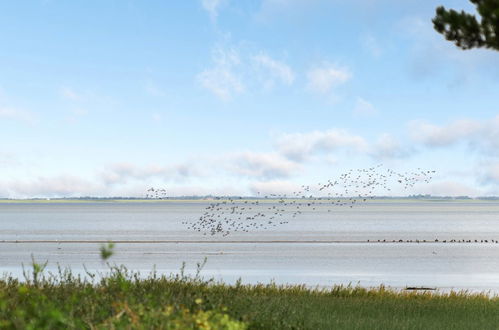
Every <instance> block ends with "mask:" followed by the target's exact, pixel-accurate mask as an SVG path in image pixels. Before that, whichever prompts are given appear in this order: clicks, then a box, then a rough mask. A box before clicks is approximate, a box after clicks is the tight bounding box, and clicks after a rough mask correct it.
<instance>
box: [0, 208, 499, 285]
mask: <svg viewBox="0 0 499 330" xmlns="http://www.w3.org/2000/svg"><path fill="white" fill-rule="evenodd" d="M210 203H212V201H204V200H187V201H180V200H162V201H95V202H91V201H84V202H83V201H60V202H58V201H46V202H42V201H37V202H30V201H23V202H18V201H12V202H9V201H3V202H1V203H0V273H3V274H4V276H7V275H9V276H14V277H17V278H20V279H23V277H24V275H23V267H24V269H25V270H28V272H29V269H30V267H31V264H32V262H33V260H34V261H35V262H37V263H44V262H47V266H46V270H45V272H48V273H50V272H52V273H55V272H56V271H57V269H58V267H62V268H66V267H68V268H71V270H72V271H73V272H74V273H79V274H83V275H85V274H86V272H87V271H89V272H96V273H99V274H104V273H105V272H106V271H108V270H109V265H117V266H119V265H124V266H126V267H127V268H128V269H129V270H133V271H136V272H140V274H141V275H142V276H148V275H149V274H151V272H152V271H155V272H156V274H168V275H170V274H172V275H175V274H179V273H180V272H182V271H183V272H184V274H190V275H192V276H194V275H195V273H196V272H197V271H198V270H199V275H200V276H201V277H203V278H204V279H212V280H215V281H223V282H225V283H234V282H236V281H238V280H239V281H241V282H242V283H252V284H255V283H271V282H272V283H276V284H300V285H306V286H308V287H320V288H327V287H331V286H334V285H352V286H357V285H360V286H363V287H378V286H380V285H384V286H388V287H392V288H394V289H404V288H407V287H410V288H434V289H437V290H439V291H443V292H446V291H450V290H458V291H459V290H467V291H471V292H489V293H493V294H496V293H499V243H498V241H499V201H486V200H437V199H435V200H404V199H400V200H391V199H386V200H372V201H367V202H365V203H360V204H357V205H355V207H331V206H328V205H316V207H314V209H311V208H310V209H307V210H303V212H302V213H300V214H298V215H296V214H294V215H293V214H292V213H291V212H287V211H284V212H282V215H280V217H281V218H280V220H281V221H280V222H283V223H277V225H275V226H268V227H265V228H263V227H261V228H250V229H248V230H246V231H232V232H230V233H229V234H227V235H226V236H223V235H220V234H219V233H215V235H212V234H211V233H210V232H209V231H203V230H201V231H198V230H193V229H192V228H189V222H193V221H196V220H197V219H199V218H200V216H202V215H203V214H204V213H205V212H206V208H207V207H209V206H210ZM237 203H243V201H241V202H237ZM260 205H263V206H261V207H262V210H264V209H265V210H268V209H271V208H272V206H276V205H277V207H279V202H278V201H265V203H262V204H260ZM283 220H285V221H283ZM186 222H187V224H186ZM274 224H275V223H274ZM109 241H113V242H115V247H114V254H113V256H112V257H111V258H110V259H109V260H108V261H107V263H106V262H104V261H102V260H101V258H100V252H99V250H100V248H101V246H102V245H103V244H105V243H106V242H109Z"/></svg>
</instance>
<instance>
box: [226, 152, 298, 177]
mask: <svg viewBox="0 0 499 330" xmlns="http://www.w3.org/2000/svg"><path fill="white" fill-rule="evenodd" d="M298 169H299V165H298V164H297V163H295V162H293V161H290V160H289V159H286V158H285V157H282V156H281V155H279V154H277V153H263V152H242V153H239V154H236V155H233V156H232V160H231V163H230V165H229V170H230V171H232V172H233V173H236V174H239V175H245V176H249V177H257V178H262V179H274V178H285V177H289V176H291V174H293V173H294V172H296V171H297V170H298Z"/></svg>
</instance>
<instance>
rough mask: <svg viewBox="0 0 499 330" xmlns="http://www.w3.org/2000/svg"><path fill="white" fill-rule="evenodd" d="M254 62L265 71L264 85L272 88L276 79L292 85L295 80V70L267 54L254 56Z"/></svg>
mask: <svg viewBox="0 0 499 330" xmlns="http://www.w3.org/2000/svg"><path fill="white" fill-rule="evenodd" d="M252 60H253V62H254V63H255V64H256V65H257V67H258V68H260V71H264V76H265V77H264V78H263V80H264V85H265V87H266V89H270V88H272V87H273V86H274V85H275V82H276V80H277V81H280V82H281V83H283V84H285V85H291V84H292V83H293V81H294V80H295V74H294V73H293V70H292V69H291V68H290V67H289V66H288V65H286V64H285V63H283V62H280V61H277V60H274V59H273V58H271V57H270V56H268V55H266V54H263V53H261V54H259V55H255V56H253V57H252Z"/></svg>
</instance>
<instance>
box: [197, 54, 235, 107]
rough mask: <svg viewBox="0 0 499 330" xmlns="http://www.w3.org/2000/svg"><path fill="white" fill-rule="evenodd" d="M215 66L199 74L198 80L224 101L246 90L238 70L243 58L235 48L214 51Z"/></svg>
mask: <svg viewBox="0 0 499 330" xmlns="http://www.w3.org/2000/svg"><path fill="white" fill-rule="evenodd" d="M213 62H214V66H213V67H212V68H210V69H206V70H204V71H203V72H201V73H200V74H198V76H197V80H198V82H199V83H200V84H201V86H203V87H204V88H206V89H207V90H209V91H210V92H212V93H213V94H215V95H216V96H217V97H218V98H220V99H221V100H224V101H228V100H230V99H231V98H232V97H233V96H234V95H235V94H239V93H242V92H243V91H244V85H243V83H242V81H241V78H240V77H239V75H238V73H237V72H236V67H237V66H238V65H239V64H240V62H241V60H240V57H239V54H238V52H237V51H236V50H235V49H228V50H225V49H222V48H217V49H216V50H215V51H214V52H213Z"/></svg>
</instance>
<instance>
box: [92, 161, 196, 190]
mask: <svg viewBox="0 0 499 330" xmlns="http://www.w3.org/2000/svg"><path fill="white" fill-rule="evenodd" d="M198 175H200V172H199V171H198V170H197V169H196V168H195V166H194V165H189V164H187V163H186V164H175V165H167V166H161V165H149V166H137V165H134V164H132V163H117V164H113V165H111V166H109V167H107V168H106V169H104V170H102V171H101V173H100V175H99V177H100V179H101V180H102V181H103V183H104V184H106V185H113V184H125V183H128V182H129V181H130V180H148V179H151V178H160V179H163V180H165V181H175V180H185V179H188V178H190V177H192V176H198Z"/></svg>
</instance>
